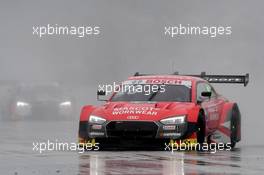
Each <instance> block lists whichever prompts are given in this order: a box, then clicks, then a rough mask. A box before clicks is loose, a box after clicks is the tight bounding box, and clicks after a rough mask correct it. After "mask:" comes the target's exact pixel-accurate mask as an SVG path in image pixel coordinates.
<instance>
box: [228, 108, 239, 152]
mask: <svg viewBox="0 0 264 175" xmlns="http://www.w3.org/2000/svg"><path fill="white" fill-rule="evenodd" d="M237 112H238V111H237V110H236V108H234V109H233V110H232V117H231V121H230V131H231V134H230V143H231V145H230V146H231V148H235V146H236V142H237V127H238V121H237V114H238V113H237Z"/></svg>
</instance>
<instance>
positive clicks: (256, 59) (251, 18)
mask: <svg viewBox="0 0 264 175" xmlns="http://www.w3.org/2000/svg"><path fill="white" fill-rule="evenodd" d="M263 6H264V2H263V1H257V0H254V1H247V2H244V1H243V2H242V1H238V0H235V1H227V0H224V1H221V2H212V1H206V3H205V1H203V3H201V1H195V2H194V1H181V2H179V1H178V2H177V1H157V0H154V1H151V2H150V1H139V0H136V1H133V2H132V1H120V0H115V1H111V2H109V1H101V0H99V1H62V0H60V1H51V0H47V1H42V2H36V1H23V2H22V1H4V0H2V1H1V2H0V22H1V28H0V38H1V41H0V81H16V82H53V81H56V82H60V83H62V84H63V85H64V86H67V87H70V88H71V89H72V94H73V95H75V96H76V98H77V100H79V102H78V103H79V107H78V109H79V110H80V108H81V106H82V105H85V104H100V103H98V102H96V88H97V87H98V84H105V83H111V82H113V81H115V82H118V81H122V80H124V79H126V78H127V77H128V76H131V75H133V74H134V73H135V72H141V73H155V74H170V73H172V72H175V71H179V72H180V73H183V74H196V73H200V72H202V71H206V72H207V73H208V74H245V73H249V74H250V82H249V85H248V86H247V87H243V86H242V85H229V84H227V85H215V88H216V89H217V91H218V92H219V93H220V94H223V95H224V96H225V97H227V98H229V99H230V100H232V101H236V102H237V103H238V104H239V106H240V110H241V113H242V143H241V144H243V145H260V144H263V143H264V142H263V139H260V138H259V137H258V136H257V135H256V133H262V125H263V123H264V119H263V117H262V99H263V97H264V96H263V93H262V90H263V88H264V84H263V83H264V82H263V78H262V75H263V74H264V70H263V66H264V54H263V48H262V47H263V42H264V35H263V33H262V32H263V27H264V21H263V15H264V14H263V13H264V12H263ZM47 24H58V25H75V26H89V25H97V26H100V29H101V33H100V35H98V36H88V37H84V38H78V37H75V36H44V37H42V38H39V37H37V36H35V35H33V34H32V32H33V30H32V27H33V26H39V25H44V26H45V25H47ZM178 24H185V25H187V24H192V25H208V26H210V25H211V26H212V25H215V26H218V25H227V26H231V27H232V34H231V35H230V36H222V37H216V38H210V37H201V36H183V37H178V38H169V37H166V36H164V26H166V25H178ZM75 118H76V119H78V116H76V117H75Z"/></svg>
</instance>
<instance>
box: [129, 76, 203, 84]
mask: <svg viewBox="0 0 264 175" xmlns="http://www.w3.org/2000/svg"><path fill="white" fill-rule="evenodd" d="M149 79H157V80H186V81H192V83H194V82H197V81H203V82H206V80H204V79H202V78H200V77H195V76H187V75H143V76H131V77H129V78H128V80H149Z"/></svg>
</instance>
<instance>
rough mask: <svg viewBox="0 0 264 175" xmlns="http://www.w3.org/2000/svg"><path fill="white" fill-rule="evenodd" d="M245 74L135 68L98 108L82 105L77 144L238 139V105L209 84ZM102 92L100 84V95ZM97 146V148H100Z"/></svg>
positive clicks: (234, 79) (240, 79) (245, 77)
mask: <svg viewBox="0 0 264 175" xmlns="http://www.w3.org/2000/svg"><path fill="white" fill-rule="evenodd" d="M248 81H249V74H246V75H207V74H206V73H205V72H202V73H201V74H200V75H179V74H178V73H177V72H176V73H174V74H172V75H146V74H139V73H138V72H137V73H136V74H135V75H134V76H132V77H129V78H128V80H126V81H124V82H122V84H121V85H119V86H118V88H116V87H115V89H114V92H113V94H112V95H111V97H110V98H108V99H107V100H105V101H106V103H105V104H103V105H101V106H98V107H96V106H93V105H87V106H84V107H83V109H82V111H81V115H80V123H79V143H80V144H84V143H92V144H99V145H100V146H102V147H108V146H109V147H111V146H114V145H115V146H123V147H131V146H133V147H134V146H146V144H147V145H148V147H152V146H155V147H156V146H161V147H162V148H163V147H164V143H165V144H166V143H179V142H180V143H186V144H190V143H197V144H203V143H209V144H211V143H215V144H219V143H224V144H230V147H235V144H236V142H239V141H240V139H241V115H240V112H239V108H238V105H237V104H236V103H235V102H231V101H229V100H227V99H226V98H224V97H223V96H221V95H220V94H218V93H217V92H216V91H215V90H214V88H213V86H212V85H211V83H240V84H244V86H246V85H247V84H248ZM102 95H106V91H105V90H104V89H103V88H101V89H100V90H99V91H98V92H97V98H98V99H99V100H100V98H99V96H102ZM100 146H99V147H100Z"/></svg>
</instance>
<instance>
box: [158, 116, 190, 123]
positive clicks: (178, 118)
mask: <svg viewBox="0 0 264 175" xmlns="http://www.w3.org/2000/svg"><path fill="white" fill-rule="evenodd" d="M160 122H161V123H163V124H164V125H175V124H182V123H185V122H186V116H185V115H180V116H175V117H170V118H166V119H162V120H160Z"/></svg>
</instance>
